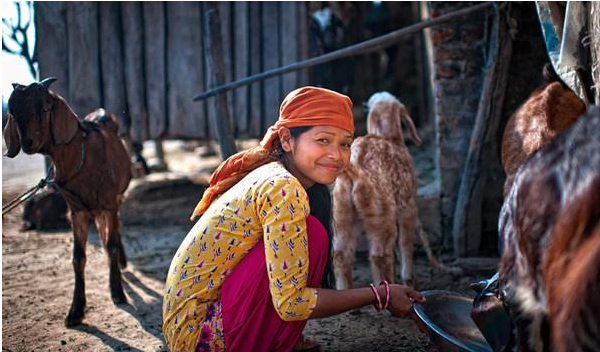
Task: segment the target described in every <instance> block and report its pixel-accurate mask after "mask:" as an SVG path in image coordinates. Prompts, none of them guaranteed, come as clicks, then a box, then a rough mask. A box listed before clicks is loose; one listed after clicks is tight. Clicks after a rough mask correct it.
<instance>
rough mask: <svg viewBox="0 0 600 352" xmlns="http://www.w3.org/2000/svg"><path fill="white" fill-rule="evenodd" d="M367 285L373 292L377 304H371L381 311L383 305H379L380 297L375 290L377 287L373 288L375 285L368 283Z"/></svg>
mask: <svg viewBox="0 0 600 352" xmlns="http://www.w3.org/2000/svg"><path fill="white" fill-rule="evenodd" d="M369 286H371V290H372V291H373V294H374V295H375V298H377V304H373V306H374V307H375V309H376V310H377V311H378V312H379V311H381V310H382V309H383V306H382V305H381V297H379V292H377V289H376V288H375V285H373V284H369Z"/></svg>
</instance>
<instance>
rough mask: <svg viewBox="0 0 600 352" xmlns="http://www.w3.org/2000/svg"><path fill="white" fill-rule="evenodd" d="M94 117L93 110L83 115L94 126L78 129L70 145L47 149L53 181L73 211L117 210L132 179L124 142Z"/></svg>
mask: <svg viewBox="0 0 600 352" xmlns="http://www.w3.org/2000/svg"><path fill="white" fill-rule="evenodd" d="M106 116H107V117H106V118H108V119H111V120H112V119H114V117H112V115H110V114H107V115H106ZM97 118H98V114H97V113H96V112H94V113H92V114H89V115H88V116H86V118H85V119H84V121H88V122H90V123H92V124H93V125H87V127H86V128H85V130H83V131H79V132H78V135H76V136H75V138H74V139H73V141H72V142H71V143H70V144H68V145H62V146H55V147H54V148H52V149H50V150H49V151H48V154H49V156H50V159H51V160H52V163H53V164H54V165H55V166H56V170H55V171H56V184H57V186H58V187H59V189H60V192H61V194H62V195H63V197H65V200H66V201H67V204H68V206H69V210H70V211H72V212H73V211H84V210H88V211H92V210H106V211H117V210H118V209H119V206H120V203H121V201H122V195H123V193H124V192H125V190H126V189H127V186H128V185H129V181H130V180H131V172H130V171H129V170H128V168H131V161H130V158H129V155H128V153H127V151H126V150H125V147H124V146H123V143H122V142H121V140H120V139H119V137H118V136H117V134H116V131H112V130H111V129H110V128H107V127H105V126H104V125H103V124H102V123H100V122H97V121H95V120H97ZM112 121H114V120H112ZM84 126H86V125H84ZM82 158H83V163H81V160H82ZM79 165H81V167H80V170H79V171H77V168H78V167H79ZM82 190H85V192H82Z"/></svg>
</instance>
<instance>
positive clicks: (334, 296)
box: [310, 284, 425, 319]
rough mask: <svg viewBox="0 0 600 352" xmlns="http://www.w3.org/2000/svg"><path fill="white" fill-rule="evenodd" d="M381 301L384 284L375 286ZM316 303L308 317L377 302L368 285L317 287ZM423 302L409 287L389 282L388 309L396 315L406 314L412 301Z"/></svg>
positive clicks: (327, 314) (421, 297) (383, 295)
mask: <svg viewBox="0 0 600 352" xmlns="http://www.w3.org/2000/svg"><path fill="white" fill-rule="evenodd" d="M376 288H377V292H378V293H379V297H381V300H382V303H384V301H385V295H386V293H385V286H384V285H379V286H376ZM317 293H318V298H317V305H316V306H315V309H314V310H313V312H312V314H311V315H310V318H311V319H313V318H324V317H329V316H332V315H336V314H340V313H343V312H347V311H349V310H353V309H357V308H361V307H364V306H367V305H370V304H374V303H376V302H377V299H376V298H375V295H374V294H373V291H372V290H371V288H370V287H363V288H354V289H348V290H339V291H338V290H329V289H323V288H319V289H317ZM413 301H417V302H424V301H425V298H424V297H423V296H422V295H421V294H420V293H419V292H417V291H415V290H413V289H412V288H410V287H407V286H403V285H397V284H390V304H389V306H388V310H389V311H390V312H391V313H392V314H393V315H394V316H398V317H404V316H407V315H408V314H409V313H410V311H411V308H412V302H413Z"/></svg>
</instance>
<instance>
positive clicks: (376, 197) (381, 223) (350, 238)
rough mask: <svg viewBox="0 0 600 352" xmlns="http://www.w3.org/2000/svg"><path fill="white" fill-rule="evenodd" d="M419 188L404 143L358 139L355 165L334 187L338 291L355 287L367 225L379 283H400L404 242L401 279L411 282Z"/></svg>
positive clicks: (353, 164) (372, 136) (376, 277)
mask: <svg viewBox="0 0 600 352" xmlns="http://www.w3.org/2000/svg"><path fill="white" fill-rule="evenodd" d="M417 186H418V183H417V176H416V173H415V168H414V164H413V160H412V157H411V156H410V154H409V152H408V149H407V148H406V146H405V145H404V144H401V145H400V144H397V143H394V142H393V141H390V140H388V139H386V138H383V137H381V136H375V135H367V136H365V137H359V138H357V139H356V140H355V141H354V143H353V144H352V157H351V161H350V166H349V167H348V169H347V170H346V171H345V172H343V173H342V174H341V175H340V176H339V177H338V179H337V181H336V185H335V188H334V190H333V199H334V206H333V209H334V210H333V211H334V215H333V217H334V223H335V237H334V241H333V246H334V264H335V270H336V278H337V287H338V289H342V288H348V287H352V275H351V274H352V264H353V261H354V255H355V251H356V244H357V239H358V236H359V235H360V232H361V230H362V229H364V230H365V232H366V234H367V238H368V240H369V255H370V259H371V269H372V273H373V279H374V280H375V282H379V281H380V280H387V281H389V282H394V281H395V273H394V271H395V270H394V268H395V255H394V250H395V248H396V247H397V245H398V243H399V244H400V255H401V257H402V258H401V259H402V273H401V278H402V280H403V281H404V282H406V283H409V284H410V283H412V279H413V255H412V254H413V241H414V240H413V237H414V233H415V231H416V229H417V225H418V211H417V204H416V193H417ZM398 241H399V242H398Z"/></svg>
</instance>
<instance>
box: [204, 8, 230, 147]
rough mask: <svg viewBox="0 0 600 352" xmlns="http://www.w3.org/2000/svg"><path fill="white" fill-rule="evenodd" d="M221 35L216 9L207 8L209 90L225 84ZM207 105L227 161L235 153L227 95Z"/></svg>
mask: <svg viewBox="0 0 600 352" xmlns="http://www.w3.org/2000/svg"><path fill="white" fill-rule="evenodd" d="M222 38H223V35H222V33H221V21H220V19H219V11H218V9H217V8H216V7H213V6H210V5H208V6H207V11H206V14H205V23H204V49H205V50H204V52H205V54H206V56H205V57H206V64H207V65H206V68H207V70H206V72H209V77H208V80H209V84H208V87H209V88H214V87H216V86H218V85H221V84H223V83H224V82H225V69H226V67H225V58H224V57H223V40H222ZM213 100H214V104H210V103H208V104H209V105H208V109H209V111H210V113H209V118H210V119H211V126H212V129H213V131H215V134H216V136H217V140H218V141H219V146H220V148H221V156H222V158H223V159H227V158H228V157H230V156H232V155H233V154H235V153H236V148H235V140H234V137H233V131H232V129H231V119H230V116H229V109H228V105H227V95H226V94H219V95H217V96H216V97H214V98H213Z"/></svg>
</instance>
